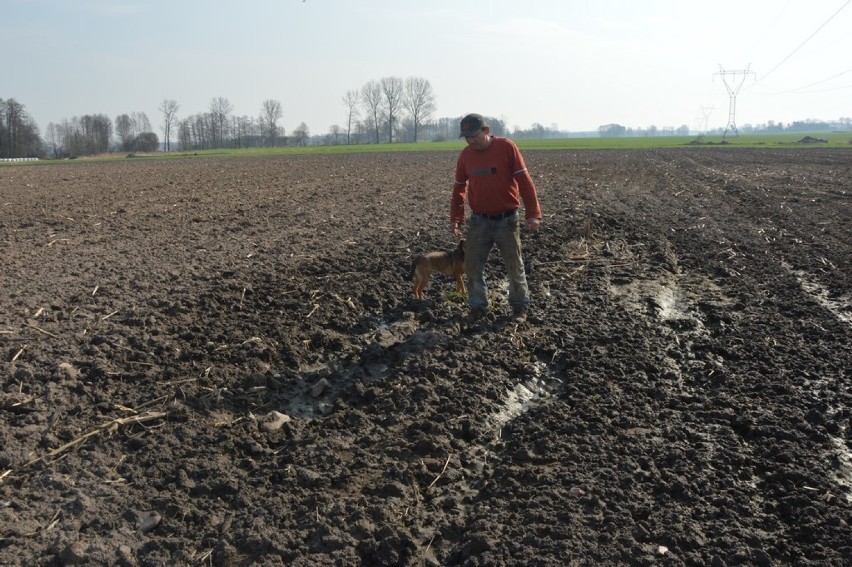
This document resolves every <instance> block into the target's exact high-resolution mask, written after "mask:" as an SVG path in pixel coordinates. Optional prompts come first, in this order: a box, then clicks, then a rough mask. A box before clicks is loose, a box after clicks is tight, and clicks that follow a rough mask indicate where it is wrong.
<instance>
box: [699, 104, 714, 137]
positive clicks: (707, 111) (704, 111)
mask: <svg viewBox="0 0 852 567" xmlns="http://www.w3.org/2000/svg"><path fill="white" fill-rule="evenodd" d="M711 114H713V107H712V106H702V107H701V115H702V116H703V117H704V124H703V125H704V130H703V131H702V132H701V135H702V136H703V135H704V134H706V133H707V127H708V125H709V124H710V115H711Z"/></svg>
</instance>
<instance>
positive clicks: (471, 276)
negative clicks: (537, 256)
mask: <svg viewBox="0 0 852 567" xmlns="http://www.w3.org/2000/svg"><path fill="white" fill-rule="evenodd" d="M522 222H523V221H522V219H521V216H520V214H515V215H512V216H510V217H506V218H503V219H496V220H494V219H487V218H484V217H480V216H478V215H471V216H470V220H469V221H468V228H467V236H465V243H464V271H465V274H466V277H467V292H468V301H469V303H470V307H471V308H477V307H479V308H481V309H485V310H487V309H488V287H487V286H486V284H485V274H484V271H485V262H486V261H487V260H488V254H490V253H491V249H492V248H493V247H494V245H495V244H496V245H497V249H498V250H499V251H500V256H501V258H502V259H503V264H505V265H506V272H507V274H508V276H509V305H511V306H512V307H513V308H514V307H528V306H529V304H530V295H529V288H528V287H527V275H526V272H524V260H523V257H522V255H521V223H522Z"/></svg>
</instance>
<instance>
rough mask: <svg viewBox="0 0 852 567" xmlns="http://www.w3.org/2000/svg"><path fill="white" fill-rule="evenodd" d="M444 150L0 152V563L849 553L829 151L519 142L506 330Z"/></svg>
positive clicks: (838, 264)
mask: <svg viewBox="0 0 852 567" xmlns="http://www.w3.org/2000/svg"><path fill="white" fill-rule="evenodd" d="M455 158H456V155H455V154H454V153H447V152H418V153H379V154H352V155H343V156H303V157H266V158H193V159H177V160H148V159H125V160H118V161H115V162H109V163H67V164H58V165H52V166H31V165H15V166H4V167H2V168H0V251H2V252H0V254H1V255H2V263H1V264H0V290H2V291H0V386H2V388H0V446H2V452H0V564H2V565H22V566H23V565H26V566H29V565H72V564H84V563H85V564H92V565H107V564H109V565H125V566H143V565H152V566H153V565H170V564H179V565H189V564H197V565H208V564H212V565H327V564H339V565H352V564H361V565H518V564H529V565H532V564H535V565H554V566H556V565H651V564H659V565H715V566H723V565H781V564H795V565H821V566H822V565H837V566H840V565H850V564H852V527H851V526H850V524H852V444H850V431H852V376H850V372H851V371H850V369H852V330H850V325H852V152H850V151H845V150H831V149H826V148H822V149H820V148H794V147H790V148H779V149H764V150H757V151H755V150H745V149H733V148H690V149H686V148H684V149H682V150H666V151H651V150H648V151H640V150H635V151H577V152H568V151H553V152H542V151H539V152H535V151H531V152H527V153H526V158H527V163H528V166H529V168H530V170H531V172H532V174H533V178H534V179H535V181H536V183H537V186H538V191H539V198H540V201H541V205H542V210H543V212H544V215H545V218H544V223H543V225H542V231H541V233H540V235H539V236H538V237H536V238H532V237H530V236H529V235H525V236H524V244H523V245H524V254H525V258H524V259H525V262H526V264H527V267H528V278H529V282H530V289H531V294H532V302H533V309H532V312H531V316H530V318H529V319H528V320H527V321H526V322H524V323H520V324H517V323H514V322H512V321H511V319H510V318H509V313H508V311H509V310H508V306H507V305H506V299H505V289H506V284H505V280H504V272H503V267H502V263H501V261H500V258H499V255H497V253H496V251H495V252H494V253H493V254H494V255H493V256H492V259H491V261H490V262H489V265H488V268H487V277H488V281H489V284H490V290H491V293H492V296H493V297H492V313H491V314H490V315H489V316H488V318H486V319H484V320H480V321H478V322H475V323H471V322H468V321H467V319H466V315H467V307H466V305H465V303H464V300H463V298H460V297H459V296H458V295H457V294H456V293H455V292H454V286H453V283H452V282H451V281H449V279H448V278H445V277H443V276H437V277H435V278H433V281H432V282H431V284H430V285H429V287H428V288H427V289H426V298H425V299H424V300H423V301H417V300H415V299H414V298H413V296H412V293H411V282H409V281H408V280H407V275H408V268H409V266H410V263H411V261H412V259H413V257H414V256H415V255H417V254H420V253H423V252H427V251H432V250H443V249H447V250H449V249H451V248H452V247H453V246H454V245H455V242H454V239H453V237H452V236H451V234H450V231H449V221H448V209H449V197H450V189H451V185H452V175H453V167H454V164H455Z"/></svg>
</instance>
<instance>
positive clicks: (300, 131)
mask: <svg viewBox="0 0 852 567" xmlns="http://www.w3.org/2000/svg"><path fill="white" fill-rule="evenodd" d="M310 137H311V131H310V130H309V129H308V125H307V124H305V123H304V122H300V123H299V125H298V126H296V129H295V130H293V139H294V140H295V142H296V145H297V146H306V145H307V144H308V138H310Z"/></svg>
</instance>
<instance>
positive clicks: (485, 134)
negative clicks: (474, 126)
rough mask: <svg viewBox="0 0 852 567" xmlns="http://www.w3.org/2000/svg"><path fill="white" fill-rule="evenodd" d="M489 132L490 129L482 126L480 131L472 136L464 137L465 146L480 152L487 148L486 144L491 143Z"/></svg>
mask: <svg viewBox="0 0 852 567" xmlns="http://www.w3.org/2000/svg"><path fill="white" fill-rule="evenodd" d="M490 132H491V128H489V127H488V126H483V127H482V129H481V130H480V131H479V132H477V133H476V134H474V135H473V136H465V137H464V141H465V142H467V145H468V146H470V147H471V148H473V149H474V150H476V151H478V152H481V151H483V150H484V149H485V148H487V147H488V144H490V143H491V136H490V135H489V134H490Z"/></svg>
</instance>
